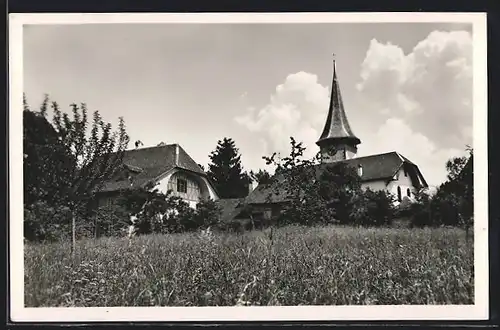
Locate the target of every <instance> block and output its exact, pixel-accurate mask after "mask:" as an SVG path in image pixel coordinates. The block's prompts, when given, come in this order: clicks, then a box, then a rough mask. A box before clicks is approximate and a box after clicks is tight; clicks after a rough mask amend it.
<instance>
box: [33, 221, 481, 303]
mask: <svg viewBox="0 0 500 330" xmlns="http://www.w3.org/2000/svg"><path fill="white" fill-rule="evenodd" d="M24 254H25V305H26V306H27V307H70V306H78V307H81V306H85V307H97V306H234V305H253V306H255V305H261V306H267V305H282V306H283V305H362V304H384V305H387V304H473V303H474V301H473V297H474V294H473V288H474V276H473V264H474V256H473V248H472V242H469V243H466V241H465V233H464V232H463V230H460V229H449V228H439V229H398V228H376V229H367V228H349V227H336V226H328V227H298V226H291V227H284V228H279V229H273V230H271V229H266V230H262V231H252V232H247V233H244V234H242V235H237V234H229V233H214V234H213V235H200V234H199V233H187V234H176V235H149V236H140V237H136V238H135V239H133V240H132V242H131V244H129V242H128V239H126V238H102V239H98V240H82V241H79V242H78V247H77V250H76V253H75V257H74V258H72V256H71V252H70V244H69V243H58V244H29V243H28V244H26V245H25V251H24Z"/></svg>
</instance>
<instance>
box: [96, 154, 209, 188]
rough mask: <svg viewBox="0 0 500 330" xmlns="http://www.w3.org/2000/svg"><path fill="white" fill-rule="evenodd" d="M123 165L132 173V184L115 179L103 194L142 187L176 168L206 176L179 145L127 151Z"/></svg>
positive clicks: (106, 186) (106, 185) (107, 183)
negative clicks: (177, 152)
mask: <svg viewBox="0 0 500 330" xmlns="http://www.w3.org/2000/svg"><path fill="white" fill-rule="evenodd" d="M176 147H178V148H179V155H178V157H176ZM123 164H124V165H125V167H126V168H127V169H128V170H129V171H131V172H132V173H131V174H132V177H133V180H132V184H131V181H129V179H128V178H126V177H124V178H121V179H118V180H116V179H113V180H110V181H108V182H106V183H105V184H104V186H103V188H102V189H101V192H111V191H117V190H121V189H129V188H131V187H141V186H144V185H146V184H147V183H149V182H152V181H154V180H156V179H157V178H158V177H159V176H161V175H162V174H164V173H165V172H167V171H169V170H171V169H173V168H176V167H177V168H181V169H184V170H186V171H190V172H194V173H197V174H200V175H203V176H205V175H206V174H205V172H203V170H202V169H201V168H200V166H198V164H197V163H196V162H195V161H194V160H193V159H192V158H191V157H190V156H189V155H188V154H187V152H186V151H185V150H184V149H183V148H182V147H181V146H179V145H177V144H168V145H159V146H155V147H149V148H140V149H134V150H126V151H125V152H124V155H123Z"/></svg>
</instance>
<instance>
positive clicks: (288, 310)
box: [9, 13, 489, 322]
mask: <svg viewBox="0 0 500 330" xmlns="http://www.w3.org/2000/svg"><path fill="white" fill-rule="evenodd" d="M381 22H385V23H390V22H393V23H396V22H399V23H403V22H433V23H452V22H454V23H471V24H473V45H474V48H473V49H474V50H473V67H474V70H473V71H474V73H473V81H474V94H473V97H474V119H473V120H474V123H473V132H474V137H473V146H474V172H475V175H474V197H475V200H474V206H475V224H474V226H475V227H474V259H475V305H470V306H466V305H461V306H455V305H448V306H406V305H405V306H403V305H401V306H322V307H315V306H300V307H299V306H297V307H139V308H138V307H114V308H104V307H103V308H25V307H24V262H23V238H22V232H23V221H22V219H23V190H22V189H23V188H22V187H23V185H22V182H23V173H22V162H23V158H22V148H20V146H22V131H23V130H22V112H21V111H20V109H22V92H23V82H22V79H23V60H22V58H23V35H22V33H23V25H25V24H89V23H94V24H95V23H100V24H115V23H381ZM9 23H10V24H9V27H10V29H9V30H10V31H9V47H10V53H9V64H10V67H9V69H10V75H9V79H10V80H9V82H10V112H9V124H10V126H9V131H10V145H9V147H10V150H9V159H10V164H9V165H10V167H9V171H10V176H9V179H10V185H9V187H10V199H9V200H10V222H9V224H10V267H11V269H10V280H11V303H10V308H11V320H12V321H16V322H23V321H24V322H58V321H59V322H93V321H193V322H196V321H312V320H320V321H330V320H352V321H355V320H362V321H375V320H472V319H473V320H479V319H487V318H488V314H489V310H488V287H489V284H488V176H487V173H488V167H487V69H486V68H487V65H486V14H485V13H452V14H450V13H446V14H442V13H341V14H339V13H336V14H331V13H272V14H271V13H252V14H243V13H231V14H229V13H224V14H223V13H209V14H206V13H205V14H149V13H137V14H118V13H115V14H11V15H9Z"/></svg>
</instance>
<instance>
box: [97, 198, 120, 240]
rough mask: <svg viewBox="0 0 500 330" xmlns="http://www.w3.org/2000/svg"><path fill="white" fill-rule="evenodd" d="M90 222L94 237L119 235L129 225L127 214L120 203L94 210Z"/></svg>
mask: <svg viewBox="0 0 500 330" xmlns="http://www.w3.org/2000/svg"><path fill="white" fill-rule="evenodd" d="M92 223H93V226H92V227H93V230H94V236H95V237H101V236H121V235H122V233H123V232H124V231H125V230H126V228H127V226H128V225H129V216H128V212H127V211H126V209H125V208H123V207H122V206H120V205H117V204H112V205H106V206H101V207H99V208H98V209H97V210H96V211H95V213H94V215H93V217H92Z"/></svg>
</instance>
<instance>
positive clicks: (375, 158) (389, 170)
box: [246, 151, 427, 204]
mask: <svg viewBox="0 0 500 330" xmlns="http://www.w3.org/2000/svg"><path fill="white" fill-rule="evenodd" d="M338 163H347V164H348V165H349V166H352V167H355V168H357V167H358V166H359V165H361V167H362V168H363V173H362V176H361V182H370V181H379V180H391V179H392V178H393V177H394V175H395V174H396V173H397V172H398V171H399V170H400V168H401V167H402V166H403V165H405V164H406V166H407V167H408V168H412V169H413V170H414V171H415V173H416V175H417V176H418V177H419V178H420V180H421V181H422V183H423V185H424V186H427V182H426V181H425V179H424V178H423V176H422V174H421V173H420V170H419V168H418V166H417V165H416V164H414V163H413V162H411V161H410V160H409V159H407V158H406V157H404V156H402V155H400V154H399V153H397V152H395V151H393V152H388V153H384V154H377V155H370V156H365V157H358V158H353V159H348V160H344V161H341V162H338ZM333 164H336V163H333ZM331 165H332V164H331V163H330V164H318V165H315V166H316V168H317V169H318V172H317V173H322V171H323V170H324V169H326V167H327V166H331ZM282 180H283V178H282V177H278V176H275V177H274V180H273V182H272V183H270V184H261V185H259V186H258V187H257V188H256V189H254V191H253V192H252V193H250V195H248V197H247V199H246V203H249V204H267V203H279V202H284V201H286V198H287V196H286V195H287V193H286V191H284V189H276V187H278V186H279V185H280V182H282Z"/></svg>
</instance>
